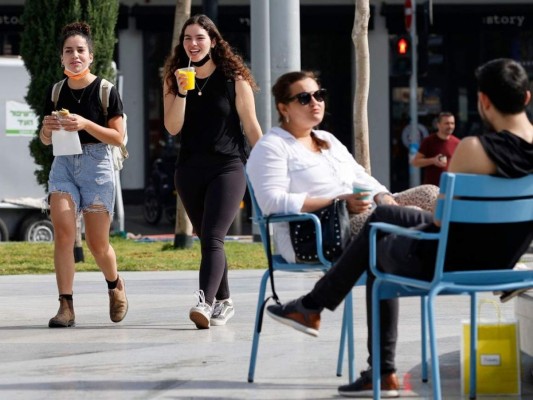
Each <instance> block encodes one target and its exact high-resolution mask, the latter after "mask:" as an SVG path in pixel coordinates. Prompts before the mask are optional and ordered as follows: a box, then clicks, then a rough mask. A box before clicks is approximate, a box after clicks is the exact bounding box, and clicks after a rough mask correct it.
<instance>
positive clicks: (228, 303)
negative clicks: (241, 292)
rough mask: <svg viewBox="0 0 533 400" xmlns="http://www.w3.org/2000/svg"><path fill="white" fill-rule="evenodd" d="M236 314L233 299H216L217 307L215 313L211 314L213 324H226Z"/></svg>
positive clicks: (214, 309)
mask: <svg viewBox="0 0 533 400" xmlns="http://www.w3.org/2000/svg"><path fill="white" fill-rule="evenodd" d="M234 315H235V307H233V300H231V299H226V300H221V301H216V302H215V307H214V308H213V315H211V325H213V326H220V325H226V322H228V321H229V320H230V319H231V317H233V316H234Z"/></svg>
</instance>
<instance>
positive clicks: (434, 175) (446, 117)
mask: <svg viewBox="0 0 533 400" xmlns="http://www.w3.org/2000/svg"><path fill="white" fill-rule="evenodd" d="M437 128H438V131H437V132H436V133H434V134H432V135H430V136H428V137H427V138H425V139H424V140H422V143H421V144H420V148H419V149H418V153H416V155H415V157H414V158H413V160H412V161H411V164H412V165H413V166H415V167H418V168H425V169H424V181H423V183H424V184H431V185H437V186H438V185H439V180H440V175H441V174H442V173H443V172H444V171H447V170H448V162H449V160H450V159H451V157H452V154H453V152H454V151H455V148H456V147H457V145H458V144H459V139H458V138H457V137H456V136H454V135H453V131H454V130H455V118H454V116H453V114H452V113H450V112H441V113H440V114H439V117H438V119H437Z"/></svg>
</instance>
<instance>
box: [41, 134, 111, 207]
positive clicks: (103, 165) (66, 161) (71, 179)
mask: <svg viewBox="0 0 533 400" xmlns="http://www.w3.org/2000/svg"><path fill="white" fill-rule="evenodd" d="M82 151H83V153H82V154H74V155H69V156H56V157H55V158H54V161H53V163H52V169H51V171H50V176H49V178H48V192H49V193H50V194H51V193H57V192H59V193H68V194H70V195H71V197H72V201H73V202H74V205H75V206H76V214H77V213H78V212H79V210H81V211H82V212H83V211H87V210H89V209H90V208H91V206H103V207H105V209H106V210H107V212H108V213H109V215H110V216H112V215H113V210H114V207H115V188H116V186H115V171H114V168H113V161H112V156H111V147H110V146H108V145H107V144H105V143H95V144H85V145H83V146H82Z"/></svg>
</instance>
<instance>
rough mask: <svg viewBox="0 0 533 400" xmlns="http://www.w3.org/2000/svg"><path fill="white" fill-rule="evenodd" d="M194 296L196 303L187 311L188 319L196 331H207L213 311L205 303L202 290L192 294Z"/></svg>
mask: <svg viewBox="0 0 533 400" xmlns="http://www.w3.org/2000/svg"><path fill="white" fill-rule="evenodd" d="M194 296H195V297H196V298H197V300H198V303H197V304H196V306H194V307H192V308H191V309H190V310H189V318H190V319H191V321H192V322H194V324H195V325H196V327H197V328H198V329H209V321H210V319H211V314H212V312H213V309H212V307H211V306H210V305H209V304H207V303H206V302H205V295H204V291H203V290H197V291H196V292H194Z"/></svg>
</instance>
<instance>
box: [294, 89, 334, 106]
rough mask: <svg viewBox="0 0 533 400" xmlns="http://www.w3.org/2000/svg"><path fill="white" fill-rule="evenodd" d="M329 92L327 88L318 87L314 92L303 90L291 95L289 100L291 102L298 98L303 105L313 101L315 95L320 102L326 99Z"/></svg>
mask: <svg viewBox="0 0 533 400" xmlns="http://www.w3.org/2000/svg"><path fill="white" fill-rule="evenodd" d="M327 92H328V91H327V90H326V89H318V90H317V91H316V92H313V93H311V92H302V93H298V94H297V95H294V96H292V97H289V99H288V100H289V102H291V101H293V100H298V103H300V104H301V105H302V106H306V105H308V104H309V103H311V97H314V99H315V100H316V101H318V102H319V103H322V102H323V101H324V98H325V97H326V94H327Z"/></svg>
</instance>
